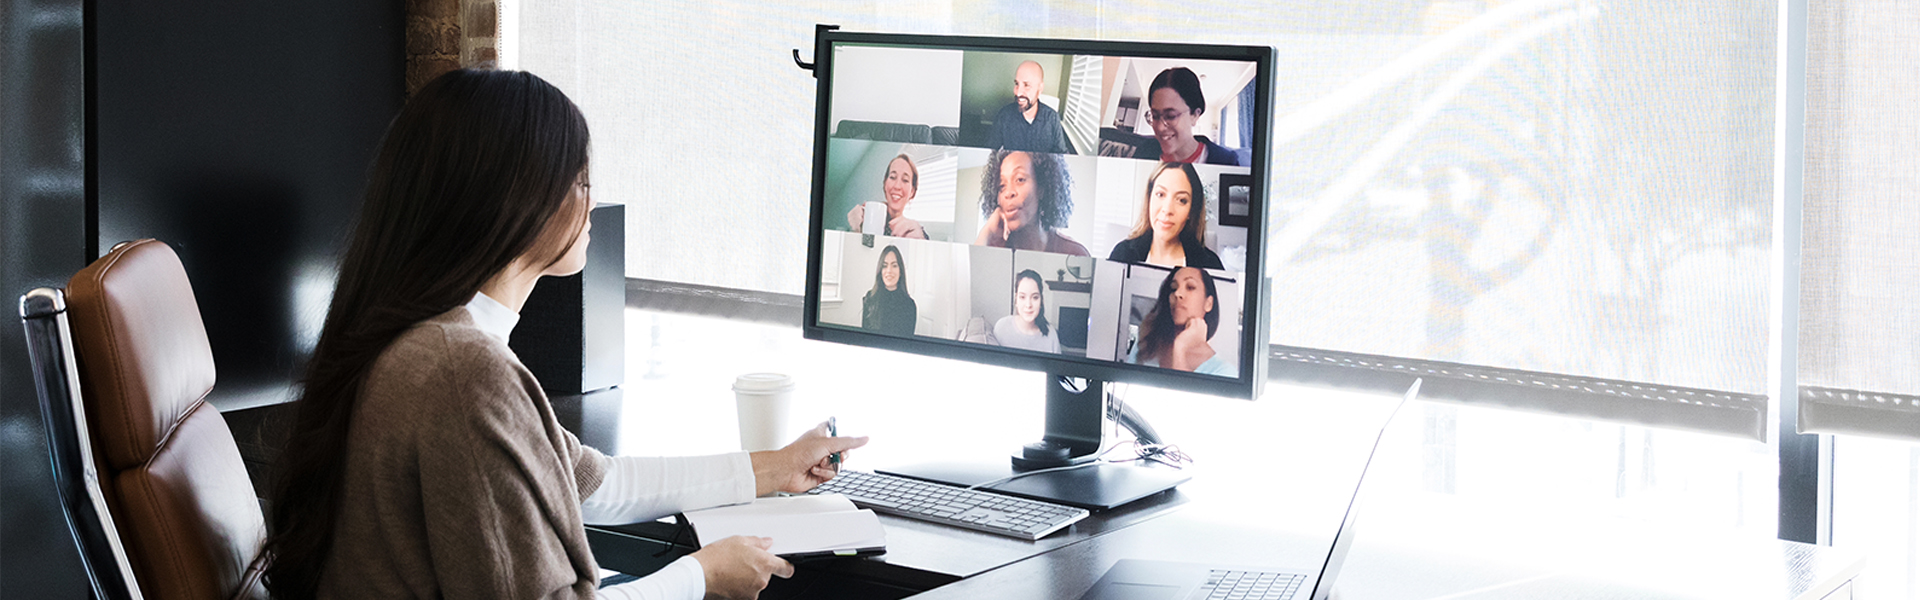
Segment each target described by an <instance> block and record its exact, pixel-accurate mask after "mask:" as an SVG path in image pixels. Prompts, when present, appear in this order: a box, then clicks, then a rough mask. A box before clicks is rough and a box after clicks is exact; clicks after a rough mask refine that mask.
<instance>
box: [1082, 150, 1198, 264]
mask: <svg viewBox="0 0 1920 600" xmlns="http://www.w3.org/2000/svg"><path fill="white" fill-rule="evenodd" d="M1206 237H1207V188H1206V185H1205V182H1202V181H1200V172H1199V171H1195V170H1194V169H1193V165H1190V164H1187V163H1164V162H1163V163H1160V166H1159V167H1156V168H1154V170H1153V175H1151V176H1148V177H1147V192H1146V197H1145V198H1142V199H1141V202H1140V217H1139V218H1138V219H1137V220H1136V221H1135V222H1134V224H1133V231H1132V232H1130V233H1128V234H1127V239H1126V240H1124V241H1122V242H1120V243H1118V244H1114V245H1113V252H1111V253H1109V254H1108V255H1107V260H1114V261H1120V262H1141V263H1148V264H1155V265H1164V266H1169V267H1200V268H1203V269H1219V268H1221V265H1220V255H1218V254H1214V252H1213V251H1212V250H1209V249H1207V246H1206V244H1205V243H1203V242H1204V240H1205V239H1206Z"/></svg>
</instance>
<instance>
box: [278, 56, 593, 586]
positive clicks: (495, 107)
mask: <svg viewBox="0 0 1920 600" xmlns="http://www.w3.org/2000/svg"><path fill="white" fill-rule="evenodd" d="M586 166H587V122H586V118H585V116H584V115H582V114H581V113H580V109H579V108H578V107H576V106H574V104H573V102H572V101H571V100H568V99H567V96H566V95H565V94H562V93H561V92H560V90H559V89H557V88H555V87H553V86H552V85H550V84H548V83H547V82H545V81H542V80H541V79H540V78H539V77H535V76H534V75H532V74H530V73H523V72H517V71H478V70H459V71H454V72H451V73H447V74H445V75H442V76H440V77H439V78H436V79H434V80H433V81H432V82H429V83H428V84H427V85H426V86H425V87H422V88H421V89H420V91H419V92H418V93H417V94H415V95H414V97H413V98H412V99H410V100H408V101H407V103H406V106H405V107H403V108H401V109H400V114H399V116H396V117H394V119H393V123H392V124H391V125H389V126H388V128H387V134H386V137H385V138H383V139H382V140H381V142H380V148H379V153H378V154H377V155H376V156H375V157H374V161H373V166H372V168H371V171H370V172H369V173H368V177H367V190H366V195H365V197H364V198H363V204H362V205H361V208H360V215H359V220H358V223H357V224H356V225H355V226H354V231H353V238H352V241H351V242H350V243H349V244H348V246H347V252H346V256H345V257H344V259H343V260H342V261H341V264H340V279H339V282H338V284H337V285H336V286H335V287H334V291H333V301H332V304H331V305H330V306H329V307H328V309H327V319H326V322H325V324H324V325H323V326H322V328H321V331H320V340H319V343H318V345H317V346H316V347H315V349H314V354H313V360H312V362H310V363H308V365H307V373H306V378H305V380H304V384H305V387H304V391H303V392H302V393H301V397H300V400H299V401H298V403H297V404H296V416H295V417H294V419H295V420H294V423H293V427H292V428H291V432H290V435H289V438H288V440H287V446H286V448H285V449H284V450H283V452H282V454H281V463H280V469H279V471H278V474H277V481H276V482H275V485H274V486H273V492H272V505H271V513H272V514H271V516H272V518H271V519H269V526H268V536H267V541H266V547H265V549H264V551H263V552H262V553H261V560H264V561H267V566H266V584H267V589H268V590H270V591H271V592H272V594H273V596H274V597H275V598H280V599H283V600H286V599H301V600H303V599H306V598H312V597H314V596H315V595H316V594H317V593H318V592H319V587H320V581H321V572H322V569H323V568H324V567H325V566H326V559H327V554H328V552H329V551H330V549H331V548H332V545H333V541H334V523H335V521H336V518H337V516H338V512H339V510H340V498H341V486H342V479H343V476H344V471H345V468H346V456H347V451H348V448H347V434H348V426H349V424H350V423H351V422H352V415H353V412H354V410H355V408H356V405H357V404H358V398H359V395H360V388H361V386H362V384H363V382H365V380H366V378H367V373H368V371H369V370H370V369H371V367H372V365H373V363H374V360H375V359H376V358H378V357H379V356H380V354H381V353H382V352H383V351H385V350H386V349H387V346H388V345H390V344H392V342H393V341H394V339H395V338H397V337H399V336H400V334H401V333H403V332H405V331H406V330H407V329H408V328H411V327H412V326H413V325H415V324H417V323H419V322H421V321H424V320H426V319H428V318H431V317H433V316H435V315H439V314H441V313H444V312H446V311H449V310H452V309H454V308H455V307H458V306H461V305H463V304H465V303H466V302H467V301H468V300H471V299H472V298H473V295H474V294H475V293H477V292H478V291H479V289H480V286H481V285H483V284H484V283H485V282H486V281H487V280H488V279H489V278H491V277H493V276H494V275H495V274H497V273H499V272H501V271H502V270H504V269H506V268H507V267H508V266H509V265H510V264H512V263H513V261H514V260H515V259H516V258H518V257H520V256H522V255H524V254H526V253H527V252H529V251H530V250H531V249H533V248H536V247H539V244H542V243H547V242H543V241H542V233H543V232H545V231H547V230H548V226H549V224H550V223H555V222H556V219H566V218H570V217H574V216H575V215H578V217H579V218H584V216H585V211H584V210H582V209H580V207H577V206H570V204H573V202H571V201H570V198H571V197H572V196H571V194H570V193H571V191H572V190H571V188H572V186H573V185H574V183H575V182H576V178H578V177H581V176H583V173H584V170H585V169H586ZM570 209H571V210H570ZM574 231H575V232H576V233H575V236H576V239H574V240H572V241H569V242H567V246H570V245H571V244H573V243H578V239H577V236H578V233H577V232H578V228H575V229H574ZM561 248H562V250H561V251H560V252H561V253H564V251H565V250H564V248H566V246H561ZM560 257H561V254H559V253H557V254H556V255H555V256H554V257H552V258H551V261H549V264H551V263H552V261H557V260H559V258H560Z"/></svg>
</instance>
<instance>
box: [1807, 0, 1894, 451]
mask: <svg viewBox="0 0 1920 600" xmlns="http://www.w3.org/2000/svg"><path fill="white" fill-rule="evenodd" d="M1807 12H1808V17H1807V21H1808V23H1807V37H1808V40H1807V45H1808V49H1807V55H1808V56H1807V147H1806V154H1807V159H1806V194H1805V199H1804V201H1803V204H1802V227H1801V230H1800V231H1801V233H1800V235H1801V250H1800V256H1801V265H1800V314H1799V319H1800V321H1799V322H1800V339H1799V366H1798V370H1799V376H1798V383H1799V388H1800V423H1799V426H1800V430H1801V431H1802V432H1806V433H1851V434H1865V435H1875V436H1884V437H1892V438H1897V439H1906V440H1920V153H1916V151H1915V149H1916V148H1920V77H1915V75H1916V71H1915V67H1914V65H1916V64H1920V5H1915V4H1914V3H1912V2H1897V1H1890V0H1850V1H1846V2H1816V3H1813V4H1811V5H1809V6H1808V10H1807Z"/></svg>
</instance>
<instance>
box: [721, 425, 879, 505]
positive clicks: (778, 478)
mask: <svg viewBox="0 0 1920 600" xmlns="http://www.w3.org/2000/svg"><path fill="white" fill-rule="evenodd" d="M836 429H838V427H837V425H836V424H833V423H831V422H829V423H821V424H819V425H817V426H814V428H813V429H810V430H808V431H807V432H806V433H805V434H802V435H801V436H800V439H797V440H794V441H793V443H791V444H787V447H785V448H781V449H779V450H770V451H765V452H754V453H752V454H749V455H748V458H749V459H751V460H752V462H753V480H754V494H755V495H758V496H765V495H768V494H772V493H774V492H788V493H794V494H798V493H801V492H805V491H807V490H810V489H813V488H814V487H815V486H818V485H820V484H822V483H826V482H827V480H830V479H833V476H834V475H837V474H838V468H839V464H838V462H836V461H835V460H834V459H833V457H834V456H835V455H839V456H840V460H841V461H844V460H846V454H845V453H846V452H847V451H848V450H852V449H854V448H859V447H861V446H865V445H867V438H866V436H861V437H834V435H833V434H834V433H835V430H836Z"/></svg>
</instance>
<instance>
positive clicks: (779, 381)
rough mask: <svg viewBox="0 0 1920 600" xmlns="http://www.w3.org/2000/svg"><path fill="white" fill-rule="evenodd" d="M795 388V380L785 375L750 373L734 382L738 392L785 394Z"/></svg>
mask: <svg viewBox="0 0 1920 600" xmlns="http://www.w3.org/2000/svg"><path fill="white" fill-rule="evenodd" d="M792 388H793V378H792V377H788V376H787V375H786V374H784V373H748V374H745V375H741V376H740V377H739V378H737V379H734V380H733V391H736V392H784V391H787V390H789V389H792Z"/></svg>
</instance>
